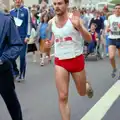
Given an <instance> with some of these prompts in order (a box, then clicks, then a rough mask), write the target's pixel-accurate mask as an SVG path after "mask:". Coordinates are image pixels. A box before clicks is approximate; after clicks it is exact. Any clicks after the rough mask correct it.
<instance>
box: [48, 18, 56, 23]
mask: <svg viewBox="0 0 120 120" xmlns="http://www.w3.org/2000/svg"><path fill="white" fill-rule="evenodd" d="M53 21H55V17H53V18H52V19H51V20H49V22H48V24H49V25H52V23H53Z"/></svg>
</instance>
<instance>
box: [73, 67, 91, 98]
mask: <svg viewBox="0 0 120 120" xmlns="http://www.w3.org/2000/svg"><path fill="white" fill-rule="evenodd" d="M72 77H73V79H74V81H75V85H76V88H77V91H78V93H79V95H80V96H85V95H86V94H87V95H88V97H89V98H92V96H93V90H92V88H91V86H90V84H89V83H88V82H87V80H86V73H85V69H83V70H82V71H81V72H76V73H72Z"/></svg>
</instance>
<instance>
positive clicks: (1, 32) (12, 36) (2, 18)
mask: <svg viewBox="0 0 120 120" xmlns="http://www.w3.org/2000/svg"><path fill="white" fill-rule="evenodd" d="M22 47H23V43H22V41H21V39H20V36H19V33H18V30H17V29H16V26H15V23H14V20H13V19H12V17H11V16H10V15H5V14H4V13H1V12H0V60H2V62H3V63H4V62H7V61H9V60H11V59H16V58H17V57H18V56H19V53H20V51H21V49H22Z"/></svg>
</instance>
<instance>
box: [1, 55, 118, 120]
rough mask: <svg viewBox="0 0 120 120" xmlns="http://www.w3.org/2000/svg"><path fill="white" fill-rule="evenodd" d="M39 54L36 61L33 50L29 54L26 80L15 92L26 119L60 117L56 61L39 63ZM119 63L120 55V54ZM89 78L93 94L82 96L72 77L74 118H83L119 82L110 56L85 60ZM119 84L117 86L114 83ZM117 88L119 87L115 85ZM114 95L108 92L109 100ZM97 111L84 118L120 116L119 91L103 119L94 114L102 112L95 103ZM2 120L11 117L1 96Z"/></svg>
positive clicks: (111, 119) (108, 119)
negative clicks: (44, 63) (112, 74)
mask: <svg viewBox="0 0 120 120" xmlns="http://www.w3.org/2000/svg"><path fill="white" fill-rule="evenodd" d="M39 61H40V60H39V57H38V56H37V62H36V63H33V62H32V54H28V56H27V76H26V81H25V82H22V83H15V84H16V92H17V95H18V97H19V100H20V103H21V106H22V111H23V117H24V120H61V117H60V113H59V108H58V95H57V91H56V87H55V74H54V64H53V62H52V64H46V65H45V66H44V67H41V66H40V63H39ZM117 63H118V58H117ZM86 73H87V78H88V80H89V81H90V82H91V84H92V86H93V89H94V97H93V98H92V99H89V98H87V97H80V96H79V95H78V94H77V91H76V88H75V84H74V81H73V80H72V78H71V82H70V91H69V92H70V93H69V103H70V106H71V120H80V119H82V118H85V115H86V114H87V113H89V112H90V111H91V109H93V107H94V106H95V105H96V104H97V102H99V101H100V100H101V98H102V97H103V96H105V94H106V93H107V91H109V89H111V88H112V86H114V84H115V83H116V82H117V77H116V78H114V79H113V78H111V75H110V74H111V66H110V64H109V59H108V58H105V59H103V60H99V61H93V60H89V61H86ZM115 88H116V87H115ZM116 89H117V92H116V93H118V92H120V89H118V88H116ZM113 97H114V94H112V95H109V96H108V98H107V101H108V103H109V100H111V98H113ZM101 107H102V109H103V108H105V107H106V106H104V102H103V101H102V102H101ZM95 110H96V113H91V114H92V118H86V119H84V120H120V114H119V113H120V112H119V111H120V95H118V96H117V98H116V99H115V100H114V101H113V103H112V104H111V106H109V108H108V110H106V111H105V113H104V116H103V118H102V119H99V118H97V119H96V118H95V117H94V116H97V115H98V114H102V115H103V113H102V112H101V110H100V107H99V106H97V105H96V108H95ZM0 120H11V118H10V116H9V114H8V111H7V109H6V106H5V104H4V102H3V100H2V98H1V97H0Z"/></svg>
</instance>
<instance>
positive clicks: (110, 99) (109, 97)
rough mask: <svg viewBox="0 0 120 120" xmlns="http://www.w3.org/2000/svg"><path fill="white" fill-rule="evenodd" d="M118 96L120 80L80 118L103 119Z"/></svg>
mask: <svg viewBox="0 0 120 120" xmlns="http://www.w3.org/2000/svg"><path fill="white" fill-rule="evenodd" d="M118 97H120V80H118V81H117V82H116V83H115V84H114V85H113V86H112V87H111V88H110V89H109V90H108V91H107V92H106V93H105V95H104V96H103V97H102V98H101V99H100V100H99V101H98V102H97V103H96V104H95V105H94V106H93V107H92V108H91V109H90V110H89V111H88V113H87V114H86V115H85V116H84V117H83V118H82V119H80V120H93V119H94V120H102V119H103V117H104V116H105V114H106V113H107V111H108V110H109V109H110V108H111V106H112V105H113V103H114V102H115V101H116V100H117V99H118Z"/></svg>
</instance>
